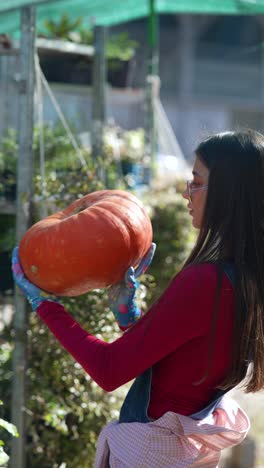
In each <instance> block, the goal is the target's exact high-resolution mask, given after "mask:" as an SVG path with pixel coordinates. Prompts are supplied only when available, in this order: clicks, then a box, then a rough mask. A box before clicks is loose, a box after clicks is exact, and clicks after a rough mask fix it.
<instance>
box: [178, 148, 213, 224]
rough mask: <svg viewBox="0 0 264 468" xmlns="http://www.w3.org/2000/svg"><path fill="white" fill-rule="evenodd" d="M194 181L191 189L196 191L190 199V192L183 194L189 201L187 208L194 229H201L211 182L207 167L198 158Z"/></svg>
mask: <svg viewBox="0 0 264 468" xmlns="http://www.w3.org/2000/svg"><path fill="white" fill-rule="evenodd" d="M192 173H193V179H192V183H191V189H195V190H194V191H193V192H192V193H191V199H190V198H189V194H188V190H187V188H186V190H185V191H184V192H183V194H182V195H183V198H185V199H186V200H188V205H187V208H188V210H189V214H190V216H192V225H193V227H195V228H197V229H200V228H201V226H202V220H203V213H204V209H205V203H206V198H207V187H205V186H207V184H208V180H209V170H208V169H207V167H206V166H205V165H204V164H203V163H202V161H200V159H199V158H198V157H196V159H195V162H194V166H193V171H192ZM196 189H197V190H196Z"/></svg>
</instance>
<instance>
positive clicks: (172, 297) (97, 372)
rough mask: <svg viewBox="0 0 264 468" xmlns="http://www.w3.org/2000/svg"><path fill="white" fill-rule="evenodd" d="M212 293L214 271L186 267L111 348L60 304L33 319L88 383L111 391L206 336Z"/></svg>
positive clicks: (41, 310) (43, 308)
mask: <svg viewBox="0 0 264 468" xmlns="http://www.w3.org/2000/svg"><path fill="white" fill-rule="evenodd" d="M215 290H216V269H215V267H213V266H212V265H200V266H195V267H189V268H188V269H186V270H185V271H183V272H181V273H180V274H179V275H178V276H177V277H176V278H175V279H174V280H173V282H172V283H171V285H170V286H169V287H168V289H167V290H166V291H165V293H164V294H163V296H162V297H161V299H160V300H159V301H158V302H157V303H156V304H155V305H154V306H153V307H152V308H151V309H150V311H149V312H148V314H147V315H145V316H144V317H143V318H142V319H141V320H140V321H139V322H138V323H137V324H136V325H135V326H133V327H132V328H131V329H130V330H128V331H127V332H125V333H124V334H123V335H122V336H121V337H120V338H118V339H117V340H116V341H114V342H112V343H106V342H104V341H102V340H100V339H98V338H96V337H95V336H93V335H91V334H89V333H88V332H87V331H85V330H84V329H83V328H82V327H81V326H80V325H79V324H78V323H77V322H76V321H75V320H74V319H73V318H72V317H71V316H70V315H69V314H68V312H66V310H65V309H64V307H63V306H62V305H60V304H56V303H52V302H44V303H42V304H41V305H40V306H39V307H38V309H37V313H38V315H39V317H40V318H41V320H42V321H43V322H44V323H45V324H46V325H47V326H48V328H49V329H50V331H51V332H52V333H53V334H54V336H55V337H56V338H57V339H58V341H59V342H60V343H61V344H62V346H63V347H64V348H65V349H66V350H67V351H68V352H69V353H70V354H71V355H72V356H73V357H74V358H75V359H76V361H77V362H79V363H80V365H81V366H82V367H83V368H84V369H85V371H86V372H87V373H88V374H89V375H90V376H91V377H92V378H93V380H95V382H97V384H98V385H99V386H101V387H102V388H103V389H105V390H106V391H112V390H114V389H115V388H117V387H119V386H121V385H123V384H125V383H126V382H128V381H130V380H131V379H133V378H135V377H136V376H137V375H139V374H141V373H142V372H143V371H144V370H146V369H147V368H149V367H151V366H152V365H154V364H155V363H156V362H158V361H159V360H161V359H162V358H163V357H165V356H166V355H168V354H169V353H171V352H172V351H174V350H175V349H177V348H178V347H180V346H182V345H183V344H184V343H186V342H187V341H189V340H191V339H193V338H195V337H198V336H203V335H205V334H207V333H208V331H209V329H210V324H211V314H212V310H213V305H214V298H215Z"/></svg>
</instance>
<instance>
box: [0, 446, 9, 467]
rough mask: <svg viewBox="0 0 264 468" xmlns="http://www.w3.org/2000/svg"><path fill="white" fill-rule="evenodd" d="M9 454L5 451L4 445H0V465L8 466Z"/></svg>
mask: <svg viewBox="0 0 264 468" xmlns="http://www.w3.org/2000/svg"><path fill="white" fill-rule="evenodd" d="M8 460H9V456H8V455H7V453H5V452H4V449H3V447H0V466H6V464H7V462H8Z"/></svg>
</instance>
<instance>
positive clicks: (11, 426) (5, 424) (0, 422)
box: [0, 418, 19, 437]
mask: <svg viewBox="0 0 264 468" xmlns="http://www.w3.org/2000/svg"><path fill="white" fill-rule="evenodd" d="M0 427H3V428H4V429H6V430H7V431H8V432H9V433H10V434H12V435H13V436H15V437H18V436H19V434H18V432H17V428H16V426H14V424H12V423H9V422H7V421H5V420H4V419H1V418H0Z"/></svg>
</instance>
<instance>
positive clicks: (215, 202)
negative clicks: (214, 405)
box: [184, 130, 264, 392]
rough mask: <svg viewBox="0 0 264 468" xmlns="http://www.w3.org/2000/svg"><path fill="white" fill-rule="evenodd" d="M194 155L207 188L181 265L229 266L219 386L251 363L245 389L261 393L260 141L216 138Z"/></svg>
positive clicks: (263, 244)
mask: <svg viewBox="0 0 264 468" xmlns="http://www.w3.org/2000/svg"><path fill="white" fill-rule="evenodd" d="M195 153H196V156H197V157H198V158H199V159H200V160H201V161H202V162H203V163H204V164H205V165H206V167H207V168H208V169H209V185H208V192H207V201H206V206H205V211H204V215H203V222H202V227H201V229H200V232H199V235H198V239H197V242H196V245H195V246H194V248H193V250H192V252H191V254H190V256H189V258H188V259H187V261H186V262H185V265H184V266H187V265H189V264H194V263H203V262H213V263H217V264H218V265H221V263H222V262H226V261H231V262H233V263H234V266H235V285H234V291H235V324H234V336H233V356H232V366H231V369H230V372H229V374H228V376H227V378H226V379H225V381H224V382H223V383H222V385H221V387H222V388H229V387H233V386H235V385H237V384H238V383H240V382H241V380H242V379H243V378H244V377H245V374H246V370H247V364H248V362H249V361H251V362H252V365H251V367H250V373H249V375H248V378H247V380H246V383H245V390H246V391H247V392H255V391H258V390H261V389H263V388H264V136H263V135H261V134H260V133H258V132H255V131H253V130H245V131H239V132H225V133H220V134H216V135H213V136H210V137H209V138H207V139H206V140H204V141H203V142H202V143H200V144H199V146H198V147H197V149H196V151H195ZM220 276H221V275H220ZM220 276H219V281H218V289H219V288H220V287H221V278H220ZM218 292H219V291H218ZM216 313H217V311H216V310H215V312H214V318H213V322H214V324H213V328H215V323H216V321H217V316H216Z"/></svg>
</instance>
